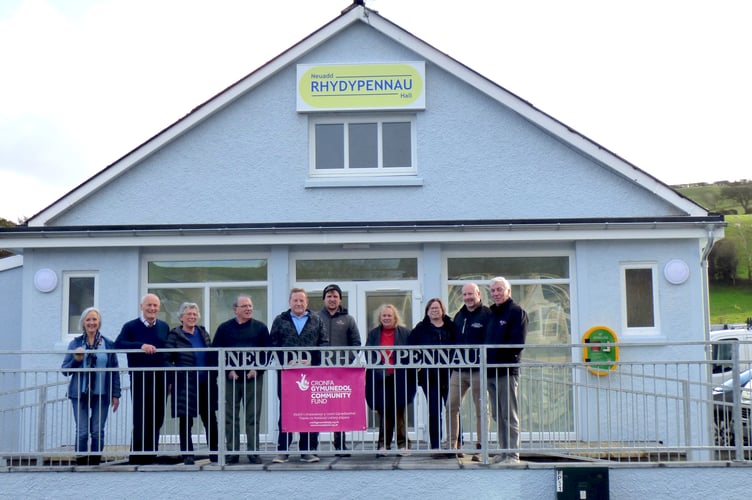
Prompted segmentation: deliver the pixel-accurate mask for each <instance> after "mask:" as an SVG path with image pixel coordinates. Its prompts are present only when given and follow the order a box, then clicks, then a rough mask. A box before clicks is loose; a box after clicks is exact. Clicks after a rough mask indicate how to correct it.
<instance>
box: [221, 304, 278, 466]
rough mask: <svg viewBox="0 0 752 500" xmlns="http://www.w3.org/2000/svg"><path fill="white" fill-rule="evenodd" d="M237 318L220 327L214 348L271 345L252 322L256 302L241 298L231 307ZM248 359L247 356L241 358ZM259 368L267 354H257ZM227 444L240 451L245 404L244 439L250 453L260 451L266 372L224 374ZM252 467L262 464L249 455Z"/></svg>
mask: <svg viewBox="0 0 752 500" xmlns="http://www.w3.org/2000/svg"><path fill="white" fill-rule="evenodd" d="M232 310H233V312H234V313H235V317H234V318H232V319H229V320H227V321H225V322H224V323H222V324H221V325H219V327H218V328H217V332H216V333H215V334H214V341H213V342H212V347H268V346H269V345H270V344H271V338H270V337H269V329H268V328H267V326H266V325H265V324H264V323H262V322H261V321H258V320H256V319H253V318H252V316H253V300H252V299H251V297H249V296H248V295H239V296H238V298H237V299H235V302H234V303H233V304H232ZM238 359H245V356H238ZM255 359H256V363H255V365H256V367H258V366H263V365H265V364H266V363H265V359H266V354H265V353H256V356H255ZM228 368H230V367H229V366H228ZM225 378H226V383H227V388H226V390H225V442H226V443H227V449H228V450H230V451H238V450H240V404H241V402H244V403H245V408H244V410H245V435H246V440H247V442H248V444H247V446H246V448H247V449H248V451H251V452H254V451H255V452H257V451H258V449H259V426H260V423H261V404H262V402H263V399H264V397H263V396H264V392H263V389H264V371H263V370H260V369H258V368H256V369H253V368H252V369H248V370H240V369H230V370H227V372H226V374H225ZM238 461H239V458H238V455H230V456H228V457H227V463H228V464H236V463H238ZM248 461H249V462H250V463H252V464H260V463H262V461H261V457H259V456H258V454H257V453H251V454H249V455H248Z"/></svg>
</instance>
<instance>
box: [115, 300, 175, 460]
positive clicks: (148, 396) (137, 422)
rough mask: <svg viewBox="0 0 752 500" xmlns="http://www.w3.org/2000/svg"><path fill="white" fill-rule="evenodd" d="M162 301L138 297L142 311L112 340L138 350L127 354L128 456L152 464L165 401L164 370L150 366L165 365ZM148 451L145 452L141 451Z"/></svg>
mask: <svg viewBox="0 0 752 500" xmlns="http://www.w3.org/2000/svg"><path fill="white" fill-rule="evenodd" d="M160 308H161V302H160V301H159V297H157V296H156V295H154V294H153V293H147V294H146V295H144V296H143V298H142V299H141V314H140V315H139V317H138V318H136V319H134V320H131V321H129V322H127V323H126V324H124V325H123V328H122V329H121V330H120V335H118V338H117V340H115V347H116V348H117V349H139V350H141V351H142V352H139V353H133V352H130V353H128V367H129V368H138V370H131V372H130V377H131V398H132V399H133V435H132V436H131V439H132V442H131V451H132V452H135V454H134V455H131V457H130V463H132V464H141V465H143V464H151V463H154V461H155V460H156V458H157V456H156V452H157V450H158V448H159V431H160V430H161V429H162V423H163V422H164V412H165V405H166V404H167V400H166V397H167V394H166V393H167V384H166V372H165V371H164V370H153V369H152V368H166V367H167V366H168V363H167V356H166V354H165V353H162V352H160V349H163V348H164V347H165V342H166V341H167V334H168V333H169V332H170V327H169V325H168V324H167V323H165V322H164V321H162V320H160V319H157V315H158V314H159V310H160ZM143 452H147V453H143Z"/></svg>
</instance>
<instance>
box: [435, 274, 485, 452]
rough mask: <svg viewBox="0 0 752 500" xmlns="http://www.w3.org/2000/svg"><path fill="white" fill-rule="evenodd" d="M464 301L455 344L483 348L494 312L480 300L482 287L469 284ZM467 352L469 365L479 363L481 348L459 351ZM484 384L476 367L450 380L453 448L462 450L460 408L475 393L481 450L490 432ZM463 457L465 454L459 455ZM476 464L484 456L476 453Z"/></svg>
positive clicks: (456, 324) (461, 370)
mask: <svg viewBox="0 0 752 500" xmlns="http://www.w3.org/2000/svg"><path fill="white" fill-rule="evenodd" d="M462 301H463V302H464V305H463V306H462V308H461V309H460V310H459V311H458V312H457V314H456V315H455V316H454V334H455V338H454V344H456V345H480V344H483V343H484V342H485V339H486V329H487V328H488V322H489V321H490V319H491V310H490V309H489V308H488V307H487V306H484V305H483V303H482V302H481V298H480V288H478V285H476V284H475V283H467V284H465V285H464V286H463V287H462ZM459 352H461V353H465V354H466V356H462V359H463V360H464V361H465V362H467V363H469V364H477V363H478V362H479V359H478V349H470V348H465V349H459ZM480 386H481V382H480V370H479V369H478V367H477V366H475V367H473V368H455V369H453V370H452V375H451V377H450V378H449V399H448V400H447V409H446V413H447V420H448V422H449V446H450V447H451V448H457V449H459V448H461V446H460V442H461V437H460V435H459V433H460V406H461V405H462V399H463V398H464V397H465V394H467V391H468V390H471V393H472V396H473V402H474V403H475V426H476V432H477V436H478V442H477V443H476V448H477V449H480V444H481V442H482V441H483V438H482V436H483V435H482V432H483V431H484V430H487V428H486V429H483V428H482V427H481V404H480V403H481V397H480V396H481V393H480V389H481V387H480ZM458 455H460V456H461V455H462V453H458ZM473 461H476V462H478V461H480V455H479V454H477V453H476V454H474V455H473Z"/></svg>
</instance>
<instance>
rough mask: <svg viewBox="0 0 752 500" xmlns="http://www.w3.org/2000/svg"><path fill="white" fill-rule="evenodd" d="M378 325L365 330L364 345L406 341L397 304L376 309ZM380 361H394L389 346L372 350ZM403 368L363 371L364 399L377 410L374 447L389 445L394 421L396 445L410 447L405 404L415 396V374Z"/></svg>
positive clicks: (389, 344) (392, 352) (381, 363)
mask: <svg viewBox="0 0 752 500" xmlns="http://www.w3.org/2000/svg"><path fill="white" fill-rule="evenodd" d="M378 317H379V326H377V327H376V328H374V329H373V330H371V331H370V332H368V338H367V339H366V345H367V346H382V347H396V346H401V345H407V339H408V335H409V334H410V332H409V330H408V329H407V328H405V327H404V326H402V325H400V323H401V321H400V316H399V312H397V308H396V307H394V306H393V305H392V304H384V305H382V306H381V307H379V310H378ZM372 353H373V355H374V357H377V359H378V361H376V362H377V363H378V364H380V365H385V366H389V365H394V364H395V362H396V354H395V352H394V350H393V349H384V350H381V351H372ZM413 373H414V372H413V371H412V370H409V369H406V368H402V369H399V368H377V369H371V370H368V373H367V374H366V400H367V402H368V405H369V406H370V407H371V408H372V409H374V410H376V412H377V413H378V414H379V438H378V450H379V451H380V452H379V455H380V456H381V455H382V453H381V451H382V450H388V449H390V448H391V444H392V436H393V435H394V428H395V424H396V427H397V446H398V447H399V448H400V449H401V450H408V449H410V441H409V440H408V439H407V413H406V410H407V406H408V405H409V404H410V403H412V401H413V398H414V397H415V390H416V387H415V377H414V375H413Z"/></svg>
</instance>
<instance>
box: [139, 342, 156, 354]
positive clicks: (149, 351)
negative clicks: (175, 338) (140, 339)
mask: <svg viewBox="0 0 752 500" xmlns="http://www.w3.org/2000/svg"><path fill="white" fill-rule="evenodd" d="M141 350H142V351H144V352H145V353H146V354H154V353H155V352H157V348H156V347H154V346H153V345H151V344H143V345H142V346H141Z"/></svg>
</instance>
